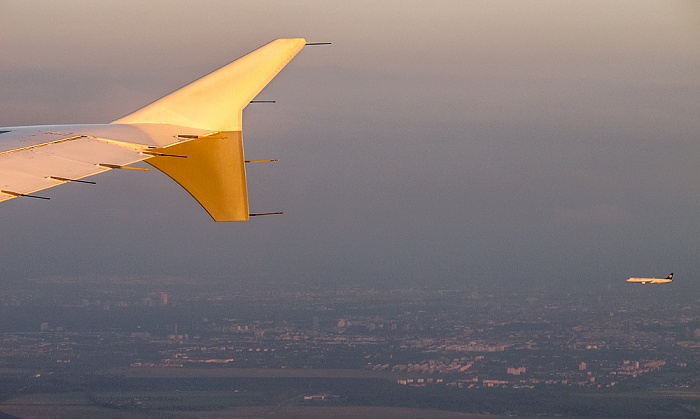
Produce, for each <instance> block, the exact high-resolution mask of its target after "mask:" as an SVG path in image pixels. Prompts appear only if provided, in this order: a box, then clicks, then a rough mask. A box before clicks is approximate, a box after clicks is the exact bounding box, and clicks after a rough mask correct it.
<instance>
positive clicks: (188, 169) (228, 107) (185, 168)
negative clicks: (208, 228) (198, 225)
mask: <svg viewBox="0 0 700 419" xmlns="http://www.w3.org/2000/svg"><path fill="white" fill-rule="evenodd" d="M305 45H306V40H305V39H303V38H289V39H277V40H275V41H272V42H270V43H269V44H267V45H264V46H262V47H260V48H258V49H257V50H255V51H253V52H251V53H249V54H247V55H245V56H243V57H241V58H239V59H237V60H236V61H233V62H232V63H230V64H228V65H226V66H224V67H221V68H220V69H218V70H216V71H214V72H212V73H210V74H208V75H206V76H204V77H202V78H200V79H199V80H196V81H194V82H192V83H190V84H188V85H187V86H185V87H183V88H181V89H179V90H176V91H175V92H173V93H170V94H169V95H167V96H165V97H163V98H161V99H158V100H156V101H155V102H153V103H151V104H150V105H147V106H145V107H143V108H141V109H139V110H137V111H136V112H133V113H131V114H129V115H126V116H124V117H122V118H120V119H117V120H116V121H113V122H112V123H113V124H129V125H133V124H167V125H177V126H181V127H183V128H185V131H186V128H194V129H200V130H207V131H209V132H210V133H211V134H210V135H205V136H202V137H199V136H197V135H186V134H189V133H188V132H183V133H182V134H185V135H184V136H182V137H181V138H187V139H188V141H183V142H179V143H175V144H173V145H170V146H166V147H160V148H155V149H151V150H150V151H149V154H151V155H153V156H154V157H151V158H149V159H147V160H146V162H147V163H150V164H151V165H153V166H155V167H156V168H158V169H159V170H161V171H162V172H164V173H165V174H167V175H168V176H170V177H171V178H172V179H173V180H175V181H176V182H177V183H179V184H180V185H181V186H182V187H183V188H185V190H187V192H189V193H190V194H191V195H192V196H193V197H194V198H195V199H196V200H197V202H199V203H200V204H201V205H202V207H204V209H205V210H206V211H207V212H208V213H209V215H211V217H212V218H213V219H214V220H215V221H247V220H248V218H249V216H250V214H249V209H248V191H247V186H246V172H245V158H244V155H243V139H242V135H241V130H242V116H243V109H244V108H245V107H246V106H247V105H248V104H249V103H250V101H251V100H252V99H253V98H255V96H257V94H258V93H260V91H261V90H262V89H263V88H264V87H265V86H266V85H267V84H268V83H269V82H270V81H272V79H273V78H274V77H275V76H276V75H277V73H279V72H280V70H282V68H284V67H285V66H286V65H287V63H289V61H291V59H292V58H294V56H295V55H296V54H297V53H298V52H299V51H301V49H302V48H304V46H305Z"/></svg>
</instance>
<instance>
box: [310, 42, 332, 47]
mask: <svg viewBox="0 0 700 419" xmlns="http://www.w3.org/2000/svg"><path fill="white" fill-rule="evenodd" d="M316 45H331V43H330V42H307V43H306V46H308V47H313V46H316Z"/></svg>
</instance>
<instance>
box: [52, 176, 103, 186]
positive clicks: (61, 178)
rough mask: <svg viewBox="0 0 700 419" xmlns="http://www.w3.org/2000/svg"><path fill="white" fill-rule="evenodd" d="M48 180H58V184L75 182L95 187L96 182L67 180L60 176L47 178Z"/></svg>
mask: <svg viewBox="0 0 700 419" xmlns="http://www.w3.org/2000/svg"><path fill="white" fill-rule="evenodd" d="M49 179H53V180H58V181H60V182H75V183H89V184H90V185H96V184H97V183H96V182H93V181H90V180H80V179H68V178H67V177H60V176H49Z"/></svg>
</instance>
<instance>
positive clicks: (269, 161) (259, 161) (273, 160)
mask: <svg viewBox="0 0 700 419" xmlns="http://www.w3.org/2000/svg"><path fill="white" fill-rule="evenodd" d="M278 161H279V160H277V159H271V160H244V162H245V163H277V162H278Z"/></svg>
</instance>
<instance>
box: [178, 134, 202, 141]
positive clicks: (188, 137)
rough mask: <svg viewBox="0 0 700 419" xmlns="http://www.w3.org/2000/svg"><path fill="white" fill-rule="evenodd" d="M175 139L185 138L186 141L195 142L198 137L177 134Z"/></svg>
mask: <svg viewBox="0 0 700 419" xmlns="http://www.w3.org/2000/svg"><path fill="white" fill-rule="evenodd" d="M177 138H186V139H188V140H196V139H197V138H199V135H194V134H178V135H177Z"/></svg>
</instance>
